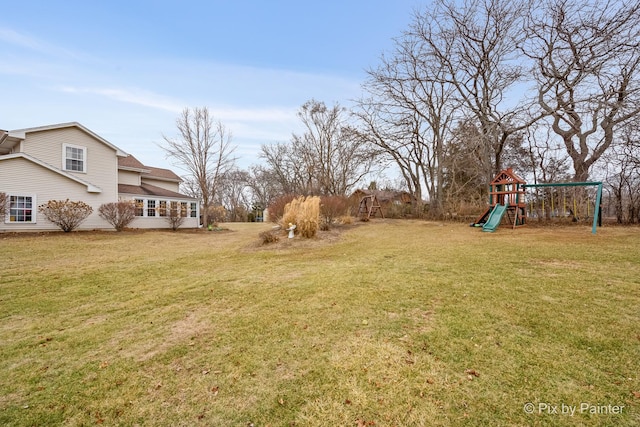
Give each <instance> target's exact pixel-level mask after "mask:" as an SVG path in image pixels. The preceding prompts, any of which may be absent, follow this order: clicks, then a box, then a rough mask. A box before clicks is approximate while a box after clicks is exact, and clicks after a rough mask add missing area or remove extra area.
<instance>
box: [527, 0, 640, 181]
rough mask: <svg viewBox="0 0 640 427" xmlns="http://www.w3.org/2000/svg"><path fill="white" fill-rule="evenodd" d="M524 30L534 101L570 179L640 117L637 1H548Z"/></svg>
mask: <svg viewBox="0 0 640 427" xmlns="http://www.w3.org/2000/svg"><path fill="white" fill-rule="evenodd" d="M525 29H526V33H525V34H526V43H524V44H523V45H522V46H523V48H522V51H523V53H524V54H525V55H527V56H528V57H529V58H531V59H532V60H533V61H534V76H535V79H536V82H537V103H538V105H539V106H540V109H541V111H542V114H544V115H545V116H547V117H548V119H549V121H550V126H551V128H552V129H553V131H554V132H555V133H556V134H557V135H558V136H559V137H560V138H561V139H562V141H563V143H564V146H565V148H566V151H567V153H568V155H569V157H570V158H571V160H572V162H573V169H574V177H573V178H574V180H575V181H586V180H587V179H588V178H589V171H590V168H591V167H592V165H593V164H594V163H595V162H597V161H598V159H600V157H601V156H602V155H603V154H604V153H605V152H606V151H607V150H608V149H609V147H610V146H611V145H612V144H613V142H614V134H615V130H616V128H617V127H619V126H622V125H623V124H624V123H625V122H628V121H630V120H633V119H635V118H637V117H638V114H639V113H640V97H639V95H640V75H639V74H638V71H640V70H639V66H640V3H638V2H614V1H598V0H595V1H590V2H574V1H570V0H549V1H548V2H545V3H544V7H542V8H540V9H537V12H534V13H533V14H532V15H531V17H530V19H529V22H528V24H527V25H526V27H525Z"/></svg>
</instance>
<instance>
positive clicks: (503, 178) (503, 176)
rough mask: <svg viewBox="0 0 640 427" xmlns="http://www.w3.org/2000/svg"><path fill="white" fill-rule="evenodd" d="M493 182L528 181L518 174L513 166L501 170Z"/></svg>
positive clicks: (523, 182) (514, 182)
mask: <svg viewBox="0 0 640 427" xmlns="http://www.w3.org/2000/svg"><path fill="white" fill-rule="evenodd" d="M491 184H526V181H525V180H524V179H522V178H520V177H519V176H518V175H516V173H515V172H514V171H513V169H512V168H508V169H503V170H501V171H500V173H498V175H496V177H495V178H493V181H491Z"/></svg>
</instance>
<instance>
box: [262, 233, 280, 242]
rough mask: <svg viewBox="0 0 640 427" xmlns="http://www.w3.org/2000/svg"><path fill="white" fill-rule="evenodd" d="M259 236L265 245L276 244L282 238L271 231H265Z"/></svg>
mask: <svg viewBox="0 0 640 427" xmlns="http://www.w3.org/2000/svg"><path fill="white" fill-rule="evenodd" d="M259 236H260V238H261V239H262V244H263V245H267V244H269V243H276V242H278V241H279V240H280V237H278V234H277V233H276V232H274V231H271V230H270V231H263V232H262V233H260V234H259Z"/></svg>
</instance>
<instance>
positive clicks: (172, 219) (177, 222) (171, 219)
mask: <svg viewBox="0 0 640 427" xmlns="http://www.w3.org/2000/svg"><path fill="white" fill-rule="evenodd" d="M180 213H181V212H180V205H179V204H178V202H171V204H170V207H169V209H168V215H167V217H166V219H167V222H168V223H169V226H170V227H171V229H172V230H173V231H176V230H178V228H180V226H181V225H182V223H183V222H184V219H185V217H184V216H182V215H180Z"/></svg>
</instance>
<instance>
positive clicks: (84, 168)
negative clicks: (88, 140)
mask: <svg viewBox="0 0 640 427" xmlns="http://www.w3.org/2000/svg"><path fill="white" fill-rule="evenodd" d="M67 148H75V149H76V150H80V151H81V152H82V160H81V161H82V170H76V169H68V168H67V160H69V157H67ZM87 154H88V153H87V147H84V146H82V145H75V144H67V143H66V142H65V143H63V144H62V170H63V171H67V172H76V173H78V172H79V173H87ZM70 160H77V159H73V158H71V159H70Z"/></svg>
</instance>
